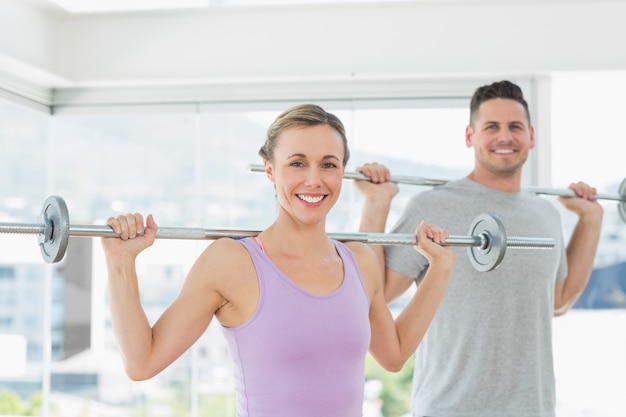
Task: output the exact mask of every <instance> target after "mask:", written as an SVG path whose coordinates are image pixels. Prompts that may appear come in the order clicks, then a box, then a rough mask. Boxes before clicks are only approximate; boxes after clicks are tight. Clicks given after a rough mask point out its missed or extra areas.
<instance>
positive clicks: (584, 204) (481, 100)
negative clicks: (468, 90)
mask: <svg viewBox="0 0 626 417" xmlns="http://www.w3.org/2000/svg"><path fill="white" fill-rule="evenodd" d="M465 143H466V146H468V147H473V148H474V153H475V166H474V169H473V171H472V172H471V173H470V174H469V175H468V176H467V177H465V178H462V179H459V180H456V181H450V182H448V183H447V184H446V185H442V186H437V187H434V188H433V189H432V190H428V191H425V192H422V193H420V194H418V195H416V196H415V197H413V199H412V200H411V201H410V202H409V203H408V205H407V207H406V208H405V210H404V213H403V214H402V216H401V218H400V219H399V221H398V223H397V224H396V225H395V226H394V228H393V230H392V231H393V232H397V233H407V232H408V233H411V232H412V231H413V229H414V228H415V225H416V224H417V223H418V222H419V221H421V220H422V219H425V220H426V221H428V222H434V223H437V224H440V225H442V227H446V228H447V229H448V230H449V232H450V234H453V235H454V234H456V235H466V234H467V231H468V228H469V225H470V224H471V222H472V221H473V219H474V218H475V217H476V216H477V215H479V214H481V213H486V212H488V213H493V214H496V215H497V216H499V217H500V218H501V219H502V220H503V222H504V224H505V227H506V230H507V233H508V234H510V235H511V236H529V237H552V238H554V239H555V240H556V242H557V245H556V246H555V248H554V249H552V250H548V251H533V250H509V251H507V253H506V256H505V258H504V260H503V261H502V263H501V264H500V265H499V266H498V267H497V268H496V269H495V270H493V271H490V272H478V271H476V270H475V269H474V268H473V267H472V266H471V265H470V262H469V260H468V258H467V255H466V254H465V253H464V252H460V253H459V254H458V256H457V263H456V267H455V272H454V275H453V278H452V281H451V283H450V287H449V289H448V292H447V294H446V296H445V298H444V300H443V302H442V304H441V306H440V308H439V310H438V311H437V314H436V316H435V319H434V321H433V322H432V324H431V327H430V328H429V330H428V332H427V334H426V336H425V338H424V340H423V341H422V344H421V345H420V346H419V348H418V350H417V352H416V365H415V375H414V378H413V389H412V391H413V415H414V416H433V417H452V416H454V417H460V416H463V417H473V416H477V417H478V416H480V417H490V416H493V417H551V416H554V415H555V382H554V372H553V361H552V331H551V330H552V329H551V318H552V317H553V316H554V315H561V314H564V313H565V312H566V311H567V310H568V309H569V308H570V307H571V306H572V305H573V304H574V303H575V301H576V299H577V298H578V297H579V295H580V294H581V293H582V291H583V290H584V288H585V286H586V284H587V281H588V279H589V276H590V274H591V270H592V267H593V259H594V256H595V253H596V249H597V245H598V241H599V237H600V228H601V225H602V215H603V210H602V206H601V205H600V204H598V203H597V202H596V201H595V200H594V196H595V194H596V190H595V189H594V188H592V187H590V186H589V185H587V184H585V183H582V182H579V183H576V184H572V185H571V186H570V188H571V189H573V190H574V191H575V193H576V194H577V195H578V197H580V198H559V201H560V203H561V204H563V205H564V206H565V207H566V208H567V209H568V210H570V211H572V212H574V213H576V214H577V215H578V222H577V224H576V227H575V229H574V232H573V234H572V236H571V239H570V241H569V243H568V244H567V247H566V246H565V243H564V242H563V240H564V239H563V231H562V228H561V220H560V216H559V213H558V211H557V210H556V208H555V207H554V206H553V205H552V204H551V203H550V202H549V201H548V200H547V199H545V198H543V197H539V196H536V195H533V194H531V193H528V192H524V191H522V190H521V179H522V167H523V165H524V163H525V162H526V159H527V158H528V154H529V152H530V150H531V149H532V148H533V147H534V145H535V137H534V129H533V127H532V125H531V122H530V115H529V111H528V104H527V102H526V101H525V99H524V97H523V93H522V91H521V89H520V88H519V87H518V86H517V85H515V84H513V83H511V82H509V81H501V82H496V83H493V84H490V85H486V86H482V87H480V88H478V89H477V90H476V92H475V93H474V96H473V97H472V100H471V104H470V124H469V126H467V128H466V132H465ZM358 170H359V171H361V172H362V173H363V174H365V175H367V176H369V177H370V178H371V180H372V182H368V181H357V182H355V184H356V186H357V188H358V189H359V191H361V193H362V194H363V195H364V197H365V205H364V208H363V217H362V220H361V227H360V230H361V231H363V232H383V231H384V230H385V225H386V219H387V214H388V211H389V207H390V205H391V200H392V199H393V196H395V194H396V193H397V191H398V189H397V186H396V185H395V184H393V183H390V182H388V180H389V178H390V174H389V171H388V169H387V168H386V167H384V166H382V165H378V164H376V163H373V164H365V165H364V166H362V167H359V168H358ZM376 250H377V251H378V256H379V259H380V260H381V263H382V265H384V268H385V292H386V298H387V300H388V301H391V300H393V299H394V298H396V297H398V296H399V295H400V294H402V293H403V292H404V291H405V290H407V289H408V288H409V287H410V286H411V284H412V283H413V282H416V283H417V284H418V285H419V282H420V280H421V278H422V276H423V274H424V271H425V270H426V268H427V262H426V261H425V260H424V258H423V257H421V256H420V255H419V254H418V253H417V252H416V251H415V250H413V249H412V248H410V247H404V246H387V247H385V248H384V249H382V248H378V249H376ZM456 250H459V251H465V250H466V249H460V248H456Z"/></svg>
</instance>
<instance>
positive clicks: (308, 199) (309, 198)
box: [298, 194, 324, 204]
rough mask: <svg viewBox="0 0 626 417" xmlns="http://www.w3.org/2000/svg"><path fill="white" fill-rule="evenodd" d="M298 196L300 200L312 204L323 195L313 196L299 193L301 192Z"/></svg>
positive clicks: (317, 201)
mask: <svg viewBox="0 0 626 417" xmlns="http://www.w3.org/2000/svg"><path fill="white" fill-rule="evenodd" d="M298 198H299V199H301V200H304V201H306V202H307V203H311V204H314V203H319V202H320V201H322V200H323V199H324V196H323V195H319V196H316V197H314V196H311V195H301V194H298Z"/></svg>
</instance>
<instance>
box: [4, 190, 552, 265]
mask: <svg viewBox="0 0 626 417" xmlns="http://www.w3.org/2000/svg"><path fill="white" fill-rule="evenodd" d="M39 220H40V222H39V223H2V222H0V233H17V234H36V235H37V236H38V241H39V248H40V251H41V254H42V256H43V259H44V261H46V262H47V263H55V262H59V261H60V260H61V259H63V256H65V252H66V250H67V245H68V242H69V237H70V236H77V237H118V238H119V234H117V233H115V232H114V231H113V229H111V227H109V226H106V225H101V226H98V225H71V224H70V219H69V213H68V210H67V205H66V204H65V200H63V198H61V197H59V196H54V195H53V196H50V197H48V198H47V199H46V201H45V202H44V205H43V207H42V209H41V214H40V216H39ZM259 233H260V231H253V230H235V229H201V228H179V227H159V228H158V230H157V233H156V238H157V239H191V240H194V239H195V240H215V239H219V238H223V237H230V238H244V237H248V236H256V235H258V234H259ZM328 237H330V238H332V239H335V240H339V241H343V242H347V241H357V242H363V243H367V244H377V245H415V244H417V238H416V236H415V235H414V234H410V233H329V234H328ZM441 245H443V246H462V247H467V248H468V256H469V260H470V262H471V264H472V266H473V267H474V268H475V269H476V270H478V271H481V272H484V271H490V270H492V269H494V268H495V267H496V266H498V265H499V264H500V262H502V259H503V258H504V254H505V252H506V249H507V247H512V248H518V249H549V248H553V247H554V246H555V245H556V242H555V241H554V239H550V238H525V237H508V236H507V235H506V231H505V228H504V225H503V223H502V221H501V220H500V219H499V218H498V217H497V216H495V215H491V214H481V215H479V216H477V217H476V219H475V220H474V221H473V222H472V224H471V226H470V229H469V236H449V237H448V238H447V239H446V240H445V242H443V243H442V244H441Z"/></svg>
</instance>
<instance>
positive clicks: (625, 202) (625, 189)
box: [248, 164, 626, 222]
mask: <svg viewBox="0 0 626 417" xmlns="http://www.w3.org/2000/svg"><path fill="white" fill-rule="evenodd" d="M248 171H250V172H265V167H264V166H263V165H259V164H250V165H248ZM343 178H344V179H347V180H363V181H369V177H367V176H365V175H363V174H361V173H360V172H349V171H346V172H344V174H343ZM391 182H395V183H398V184H408V185H423V186H428V187H430V186H437V185H444V184H446V183H447V182H448V181H447V180H437V179H432V178H422V177H412V176H408V175H394V176H392V177H391ZM524 190H525V191H528V192H531V193H534V194H545V195H554V196H559V197H576V194H575V193H574V191H573V190H570V189H564V190H558V189H554V188H542V187H524ZM618 193H619V194H603V193H598V194H596V196H595V199H596V200H613V201H617V202H618V205H617V208H618V211H619V215H620V217H621V218H622V221H623V222H626V178H624V180H623V181H622V183H621V185H620V187H619V191H618Z"/></svg>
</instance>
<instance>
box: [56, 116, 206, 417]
mask: <svg viewBox="0 0 626 417" xmlns="http://www.w3.org/2000/svg"><path fill="white" fill-rule="evenodd" d="M196 122H197V121H196V116H195V115H194V114H131V115H79V116H77V115H73V116H69V115H67V116H57V117H54V118H53V119H52V124H51V126H52V134H51V139H50V142H51V146H50V151H49V166H50V169H49V171H50V172H51V175H50V178H49V183H50V184H49V189H50V193H52V194H56V195H59V196H62V197H63V198H64V199H65V201H66V203H67V205H68V209H69V213H70V219H71V223H72V224H104V221H105V219H106V218H108V217H109V216H112V215H117V214H119V213H126V212H130V211H133V212H135V211H136V212H142V213H144V214H148V213H153V214H154V215H155V219H156V221H157V222H158V223H159V224H161V225H164V226H176V227H178V226H189V225H190V224H194V223H195V220H197V217H198V216H197V213H198V199H197V161H196V155H197V149H198V140H197V138H196ZM201 248H202V245H199V244H197V243H194V242H191V241H164V240H157V242H156V243H155V244H154V246H153V247H152V248H151V250H149V251H146V252H145V254H142V256H141V257H140V258H139V260H138V262H137V269H138V274H139V285H140V293H141V297H142V303H143V305H144V309H145V311H146V315H147V317H148V319H149V320H150V321H151V322H154V321H155V320H156V319H157V318H158V316H159V315H160V314H161V313H162V312H163V310H164V309H165V307H166V306H167V305H168V304H169V303H171V302H172V301H173V297H175V296H176V294H177V293H178V290H179V289H180V287H181V285H182V281H183V279H184V274H185V271H186V268H188V266H189V265H190V264H191V262H192V261H193V260H194V259H195V256H196V255H197V254H198V251H199V250H201ZM62 265H63V272H64V277H65V279H64V281H63V283H64V286H63V287H62V288H60V289H58V291H59V292H60V296H59V297H58V300H59V304H60V308H62V309H63V310H64V323H65V324H64V327H63V328H62V329H60V331H59V333H60V334H62V335H63V337H64V343H65V344H64V346H63V349H62V350H61V352H59V355H56V356H55V357H54V361H53V364H52V369H51V410H55V412H59V413H60V414H59V415H64V416H81V415H84V413H85V412H86V410H98V411H97V413H98V415H103V416H113V415H123V416H150V415H163V416H175V415H190V410H191V408H192V394H191V392H192V387H191V381H192V378H191V374H192V372H191V370H192V368H193V367H194V360H193V355H192V354H191V353H192V352H188V353H186V354H185V355H183V357H181V358H180V359H179V360H178V361H176V362H175V363H174V364H173V365H172V366H170V367H169V368H167V369H166V370H165V371H163V372H162V373H161V374H159V375H158V376H156V377H154V378H152V379H150V380H148V381H143V382H133V381H131V380H130V379H129V378H128V376H127V375H126V373H125V371H124V368H123V364H122V360H121V357H120V355H119V352H118V350H117V344H116V341H115V338H114V335H113V331H112V327H111V319H110V309H109V307H108V297H107V290H106V268H105V266H104V259H103V253H102V250H101V248H100V243H99V241H98V240H97V239H86V238H80V237H74V238H71V239H70V246H69V247H68V251H67V254H66V256H65V258H64V260H63V262H62ZM53 299H54V298H53ZM55 306H56V304H54V303H53V308H54V307H55Z"/></svg>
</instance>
